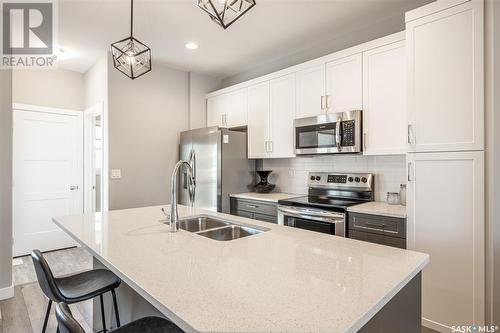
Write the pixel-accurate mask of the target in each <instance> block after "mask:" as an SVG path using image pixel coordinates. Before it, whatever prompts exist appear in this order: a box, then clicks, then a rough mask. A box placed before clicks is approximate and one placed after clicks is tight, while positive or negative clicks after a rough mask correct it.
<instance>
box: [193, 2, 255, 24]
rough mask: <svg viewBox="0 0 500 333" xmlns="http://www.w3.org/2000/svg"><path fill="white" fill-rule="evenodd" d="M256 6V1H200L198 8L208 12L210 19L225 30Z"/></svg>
mask: <svg viewBox="0 0 500 333" xmlns="http://www.w3.org/2000/svg"><path fill="white" fill-rule="evenodd" d="M255 4H256V3H255V0H198V7H200V8H201V9H203V10H204V11H205V12H207V13H208V15H209V16H210V18H211V19H212V20H214V21H215V22H216V23H217V24H219V25H220V26H221V27H222V28H224V29H227V28H228V27H229V26H230V25H231V24H233V23H234V22H235V21H236V20H237V19H239V18H240V17H241V16H242V15H243V14H245V13H246V12H247V11H249V10H250V9H251V8H252V7H253V6H255Z"/></svg>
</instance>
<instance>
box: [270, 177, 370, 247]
mask: <svg viewBox="0 0 500 333" xmlns="http://www.w3.org/2000/svg"><path fill="white" fill-rule="evenodd" d="M308 187H309V190H308V195H307V196H303V197H298V198H292V199H286V200H280V201H278V223H279V224H283V225H287V226H290V227H295V228H301V229H306V230H311V231H317V232H322V233H326V234H331V235H336V236H342V237H346V236H347V233H346V227H347V208H348V207H349V206H352V205H356V204H360V203H363V202H368V201H373V196H374V193H373V189H374V177H373V174H371V173H338V172H331V173H328V172H311V173H309V180H308Z"/></svg>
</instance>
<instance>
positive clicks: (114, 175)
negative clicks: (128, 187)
mask: <svg viewBox="0 0 500 333" xmlns="http://www.w3.org/2000/svg"><path fill="white" fill-rule="evenodd" d="M121 178H122V169H111V179H121Z"/></svg>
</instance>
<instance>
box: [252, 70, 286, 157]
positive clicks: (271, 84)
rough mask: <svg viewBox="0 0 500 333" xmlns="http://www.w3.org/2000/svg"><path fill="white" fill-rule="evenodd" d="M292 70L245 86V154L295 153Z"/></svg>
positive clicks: (277, 155) (260, 155)
mask: <svg viewBox="0 0 500 333" xmlns="http://www.w3.org/2000/svg"><path fill="white" fill-rule="evenodd" d="M294 119H295V74H290V75H286V76H283V77H280V78H277V79H272V80H271V81H266V82H263V83H259V84H256V85H254V86H251V87H249V88H248V158H286V157H294V156H295V154H294V149H293V142H294V140H293V132H294V131H293V120H294Z"/></svg>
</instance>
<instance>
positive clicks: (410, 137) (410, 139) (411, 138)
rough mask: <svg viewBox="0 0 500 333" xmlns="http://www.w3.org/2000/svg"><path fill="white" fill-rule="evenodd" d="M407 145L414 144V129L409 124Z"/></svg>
mask: <svg viewBox="0 0 500 333" xmlns="http://www.w3.org/2000/svg"><path fill="white" fill-rule="evenodd" d="M408 144H410V145H413V144H415V127H414V126H413V125H411V124H408Z"/></svg>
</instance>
